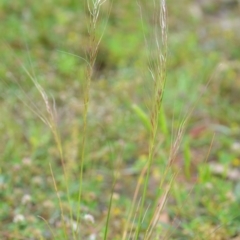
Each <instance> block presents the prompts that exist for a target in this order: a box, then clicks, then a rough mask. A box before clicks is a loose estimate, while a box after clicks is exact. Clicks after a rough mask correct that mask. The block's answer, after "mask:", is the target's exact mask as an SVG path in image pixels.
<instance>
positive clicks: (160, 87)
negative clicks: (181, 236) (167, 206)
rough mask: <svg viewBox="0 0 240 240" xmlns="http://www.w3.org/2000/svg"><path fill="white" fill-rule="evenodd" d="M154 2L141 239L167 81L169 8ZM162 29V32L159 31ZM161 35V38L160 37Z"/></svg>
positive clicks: (138, 233)
mask: <svg viewBox="0 0 240 240" xmlns="http://www.w3.org/2000/svg"><path fill="white" fill-rule="evenodd" d="M153 3H154V9H156V12H155V14H154V23H155V26H154V38H155V39H154V40H155V46H154V47H156V50H157V53H158V55H157V59H156V62H155V63H154V64H152V65H150V66H149V71H150V73H151V76H152V79H153V82H154V92H153V97H152V106H151V113H150V122H151V134H150V139H149V150H148V162H147V171H146V176H145V179H144V186H143V194H142V197H141V204H140V209H139V216H138V225H137V229H136V235H135V239H139V235H140V231H141V227H142V222H143V216H144V215H143V214H144V206H145V203H146V195H147V188H148V184H149V177H150V171H151V166H152V163H153V159H154V153H155V145H156V136H157V132H158V124H159V111H160V109H161V105H162V100H163V93H164V89H165V83H166V64H167V10H166V3H165V0H161V1H160V3H156V1H154V2H153ZM159 29H160V32H159ZM159 35H160V36H161V39H159Z"/></svg>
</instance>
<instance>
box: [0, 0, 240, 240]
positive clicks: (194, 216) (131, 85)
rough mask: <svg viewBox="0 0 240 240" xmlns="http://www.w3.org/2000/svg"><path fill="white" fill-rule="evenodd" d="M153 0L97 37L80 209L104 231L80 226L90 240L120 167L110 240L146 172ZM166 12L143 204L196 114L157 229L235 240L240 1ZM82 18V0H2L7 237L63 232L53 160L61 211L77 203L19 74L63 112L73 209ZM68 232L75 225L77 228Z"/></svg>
mask: <svg viewBox="0 0 240 240" xmlns="http://www.w3.org/2000/svg"><path fill="white" fill-rule="evenodd" d="M150 2H151V1H145V0H141V1H140V5H141V9H142V10H141V11H140V8H139V4H138V3H137V2H136V1H127V0H122V1H113V2H112V7H111V6H110V5H111V4H110V3H109V2H108V1H107V2H106V3H105V4H103V5H102V9H101V14H100V16H99V21H98V25H97V30H96V31H97V32H96V34H97V37H98V38H100V37H101V36H102V34H103V37H102V41H101V43H100V45H99V51H98V56H97V59H96V63H95V67H94V74H93V81H92V85H91V90H90V108H89V114H88V121H89V122H88V131H87V145H86V156H85V157H86V160H85V165H84V183H83V184H84V185H83V186H84V188H83V189H84V190H83V200H82V203H81V204H82V206H83V207H82V208H83V210H82V211H83V213H85V214H91V215H92V216H94V218H95V223H94V224H90V223H88V222H84V220H83V223H82V224H83V230H82V239H102V236H103V235H102V234H103V231H102V229H103V226H104V224H105V217H106V211H107V207H108V201H109V197H110V195H111V182H112V178H113V177H112V174H113V172H114V171H118V174H119V175H120V180H119V181H118V182H117V184H116V187H115V190H114V200H113V201H114V202H113V209H112V215H111V224H110V227H109V229H110V233H109V234H110V235H109V239H120V236H121V233H122V229H123V224H124V221H125V220H124V219H125V217H126V214H127V212H126V211H127V209H128V206H129V205H130V203H131V199H132V196H133V193H134V189H135V187H136V182H137V177H138V175H139V174H140V173H141V170H142V168H143V166H144V164H145V163H146V159H147V153H148V137H149V133H148V129H147V128H146V126H145V125H144V122H143V121H142V119H141V118H140V117H139V115H138V114H137V112H136V109H135V107H133V106H137V107H138V108H140V109H141V110H142V111H143V112H144V113H146V114H148V113H149V106H150V102H151V89H152V85H153V82H152V80H151V78H150V75H149V71H148V66H149V62H150V63H151V62H154V61H155V60H156V59H155V56H154V55H150V57H149V58H148V51H147V48H146V44H145V40H144V38H145V37H146V39H147V41H148V42H149V43H151V40H152V39H151V34H150V33H151V31H152V27H153V22H152V21H153V20H152V12H153V9H154V7H153V4H152V3H150ZM110 7H111V11H110V14H109V8H110ZM167 8H168V21H167V22H168V63H167V84H166V90H165V96H164V101H163V106H164V107H163V112H162V116H163V118H162V122H161V124H160V129H159V130H160V131H159V136H158V142H159V146H157V147H158V151H157V153H156V156H155V162H154V166H153V170H152V173H151V180H150V188H149V194H148V198H149V201H150V200H151V199H153V198H154V194H155V190H156V188H157V187H158V185H157V182H158V181H159V180H160V179H161V177H162V176H161V172H162V168H163V167H164V166H165V164H166V160H167V159H168V157H169V151H170V147H171V143H172V141H173V139H175V138H176V136H177V131H178V130H179V128H180V127H181V123H182V121H183V120H184V119H185V118H186V116H188V114H189V113H191V116H190V118H189V119H188V121H187V124H186V129H185V132H184V135H183V139H182V144H181V145H180V149H179V152H178V154H177V156H176V159H175V161H174V166H173V168H174V169H175V170H176V171H178V172H179V174H178V176H177V181H176V182H175V183H174V186H173V187H172V190H171V194H170V197H169V201H168V204H167V206H166V209H165V211H164V212H163V213H162V214H161V218H160V220H159V222H160V223H159V226H158V228H159V231H161V233H162V234H163V235H164V234H165V233H166V232H168V233H169V232H170V233H171V236H170V235H168V238H167V239H239V237H240V227H239V226H240V214H239V213H240V170H239V167H240V128H239V122H240V113H239V104H240V98H239V96H240V61H239V57H240V32H239V29H240V18H239V14H240V3H239V1H237V0H229V1H224V0H218V1H215V0H208V1H205V0H201V1H190V0H182V1H173V0H169V1H167ZM87 16H88V10H87V7H86V4H85V3H84V1H76V0H72V1H70V0H58V1H55V0H52V1H50V0H42V1H30V0H24V1H7V0H0V20H1V25H0V33H1V34H0V53H1V61H0V109H1V114H0V115H1V117H0V142H1V144H0V164H1V165H0V238H1V239H4V240H5V239H41V236H42V237H43V239H54V238H53V236H52V234H51V231H50V230H49V226H50V228H51V229H53V231H54V232H55V233H56V235H57V236H61V235H62V229H63V228H62V226H61V222H60V210H59V206H58V199H57V196H56V192H55V190H54V187H53V181H52V176H51V171H50V168H49V163H51V166H52V168H53V172H54V177H55V180H56V182H57V184H58V190H59V193H60V196H61V198H62V202H63V208H64V209H66V210H67V209H69V207H70V206H69V205H68V202H67V196H66V195H67V193H66V191H65V182H64V177H63V171H62V167H61V161H60V158H59V154H58V150H57V146H56V143H55V141H54V137H53V136H52V133H51V131H50V129H49V127H48V126H46V125H45V124H44V123H42V121H41V119H40V118H39V116H37V115H36V114H35V113H34V112H32V111H31V109H29V107H33V105H34V106H35V107H36V109H38V110H37V111H38V112H39V113H41V114H43V115H46V113H47V112H46V108H45V104H44V101H43V100H42V98H41V95H40V94H39V92H38V91H37V89H36V87H35V86H34V84H33V83H32V81H31V79H30V78H29V76H28V75H27V74H26V72H25V71H24V69H23V66H24V68H26V69H27V71H29V73H30V74H31V75H33V76H35V77H36V78H37V80H38V82H39V83H40V84H41V86H42V87H43V88H44V89H45V91H46V93H47V94H48V96H49V101H50V103H51V104H52V105H54V106H56V111H57V125H58V130H59V134H60V136H61V138H62V148H63V152H64V162H65V164H66V166H67V169H68V173H69V176H70V177H69V191H70V195H71V207H72V208H73V209H75V208H76V206H77V204H78V202H77V197H78V193H77V191H78V188H79V180H78V179H79V168H80V167H79V166H80V153H79V149H80V148H81V141H80V139H81V137H82V125H83V118H82V113H83V84H84V78H85V77H86V76H85V67H86V63H85V61H84V60H83V59H82V58H80V57H83V58H84V57H85V56H86V52H87V47H88V41H89V39H88V26H89V22H88V18H87ZM141 16H142V19H141ZM76 56H80V57H76ZM193 107H194V109H193ZM192 109H193V111H192ZM209 149H210V152H209ZM39 216H41V217H39ZM68 217H69V216H66V222H68V219H67V218H68ZM42 218H44V219H45V220H46V221H47V222H48V224H49V225H47V224H46V222H45V221H44V220H43V219H42ZM67 227H68V228H69V229H71V228H72V226H71V223H70V221H69V226H67ZM69 231H70V230H69ZM166 234H167V233H166ZM91 237H92V238H91ZM93 237H95V238H93ZM237 237H238V238H237ZM57 239H61V238H60V237H58V238H57ZM69 239H71V237H70V236H69Z"/></svg>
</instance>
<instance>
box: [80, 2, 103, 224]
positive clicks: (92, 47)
mask: <svg viewBox="0 0 240 240" xmlns="http://www.w3.org/2000/svg"><path fill="white" fill-rule="evenodd" d="M106 1H107V0H92V1H90V0H87V8H88V12H89V18H90V20H89V28H88V35H89V45H88V49H87V60H86V61H87V67H86V80H85V82H84V90H83V104H84V109H83V129H82V141H81V145H80V146H79V151H80V154H79V157H80V161H81V163H80V176H79V194H78V211H77V228H79V225H80V215H81V199H82V190H83V183H82V182H83V167H84V161H85V146H86V141H87V128H88V112H89V101H90V86H91V82H92V76H93V70H94V65H95V61H96V57H97V53H98V48H99V44H100V42H101V38H102V36H101V37H100V38H99V39H98V38H97V35H96V27H97V21H98V18H99V13H100V9H101V6H102V5H103V4H104V3H105V2H106Z"/></svg>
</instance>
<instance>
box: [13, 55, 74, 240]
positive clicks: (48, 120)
mask: <svg viewBox="0 0 240 240" xmlns="http://www.w3.org/2000/svg"><path fill="white" fill-rule="evenodd" d="M29 60H30V57H29ZM30 63H31V61H30ZM20 64H21V63H20ZM21 66H22V68H23V70H24V71H25V73H26V74H27V76H28V77H29V78H30V79H31V81H32V82H33V84H34V85H35V87H36V88H37V90H38V92H39V93H40V95H41V97H42V99H43V102H44V104H45V108H46V111H47V114H46V115H45V114H44V113H42V112H41V111H40V110H39V109H38V108H37V106H36V105H35V104H34V101H32V100H31V99H29V97H28V96H27V93H26V92H25V91H24V89H23V88H22V87H21V85H20V83H19V82H17V84H18V86H19V87H20V89H21V91H22V93H23V94H24V96H25V97H26V99H27V102H25V101H24V100H22V102H23V103H24V104H25V105H26V106H27V107H28V108H29V109H30V110H31V111H32V112H33V113H35V114H36V115H37V116H38V117H39V118H40V119H41V120H42V121H43V122H44V123H45V124H46V125H47V126H48V127H49V128H50V130H51V132H52V134H53V137H54V140H55V142H56V145H57V149H58V152H59V156H60V160H61V165H62V169H63V174H64V182H65V188H66V192H67V199H68V204H69V206H71V205H70V203H71V201H70V194H69V187H68V184H69V181H68V174H67V169H66V166H65V164H64V156H63V150H62V143H61V137H60V135H59V133H58V129H57V124H56V107H55V101H54V99H53V104H51V102H50V101H49V98H48V95H47V93H46V92H45V90H44V88H43V87H42V86H41V85H40V84H39V82H38V80H37V78H36V76H35V73H34V71H33V68H32V71H33V73H30V72H29V71H28V70H27V68H26V67H25V66H24V65H23V64H21ZM50 171H51V176H52V179H53V184H54V189H55V191H56V194H57V197H58V202H59V207H60V211H61V222H62V225H63V229H64V235H65V238H66V236H67V230H66V224H65V220H64V211H63V207H62V202H61V198H60V196H59V193H58V187H57V184H56V181H55V178H54V173H53V170H52V168H51V165H50ZM69 215H70V219H71V221H73V214H72V209H71V207H70V208H69ZM72 234H73V239H74V240H75V239H76V236H75V233H74V231H73V232H72Z"/></svg>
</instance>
